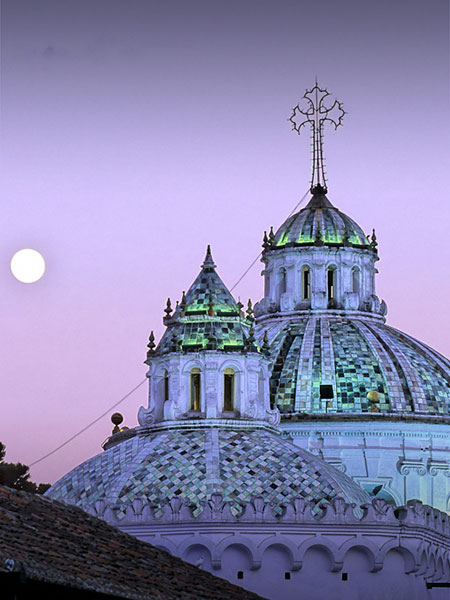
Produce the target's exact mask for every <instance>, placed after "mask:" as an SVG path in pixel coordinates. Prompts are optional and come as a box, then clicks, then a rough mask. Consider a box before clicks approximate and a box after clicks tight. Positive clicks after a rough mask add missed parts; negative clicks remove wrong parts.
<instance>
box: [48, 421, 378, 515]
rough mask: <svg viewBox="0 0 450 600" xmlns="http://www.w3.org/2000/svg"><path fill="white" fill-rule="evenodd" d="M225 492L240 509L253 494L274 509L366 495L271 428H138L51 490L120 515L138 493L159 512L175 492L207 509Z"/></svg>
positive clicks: (196, 511)
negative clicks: (214, 497)
mask: <svg viewBox="0 0 450 600" xmlns="http://www.w3.org/2000/svg"><path fill="white" fill-rule="evenodd" d="M212 493H220V494H222V495H223V498H224V500H225V501H228V502H230V503H231V504H232V511H234V513H235V514H238V513H240V512H241V507H242V505H243V504H244V503H246V502H248V501H249V500H250V499H251V498H252V497H253V496H255V497H259V496H261V497H263V498H264V500H265V501H266V502H270V503H271V504H272V506H273V507H274V508H275V511H277V509H278V511H280V512H281V510H282V506H283V505H284V504H286V503H287V502H289V501H290V500H292V499H293V498H296V497H302V498H304V499H305V500H307V501H310V502H313V503H315V504H318V503H319V502H321V501H330V500H331V499H332V498H334V497H337V496H340V497H343V498H345V499H346V500H347V501H349V502H354V503H356V505H357V506H359V505H361V504H363V503H365V502H367V501H369V497H368V495H367V494H366V492H364V491H363V490H362V489H361V488H360V487H359V486H358V485H357V484H356V483H354V482H353V481H352V480H351V479H350V478H349V477H348V476H347V475H345V474H344V473H341V472H339V471H337V470H336V469H334V468H333V467H332V466H330V465H328V464H326V463H325V462H324V461H322V460H321V459H320V458H317V457H316V456H313V455H312V454H310V453H308V452H306V451H304V450H302V449H300V448H298V447H296V446H294V445H293V444H292V443H291V442H289V441H287V440H284V439H282V438H281V437H279V436H278V435H277V434H276V433H272V432H270V431H266V430H258V431H256V430H248V429H241V430H239V429H237V428H236V429H219V428H213V427H211V428H206V429H205V428H203V429H200V428H197V429H195V428H193V429H176V428H175V429H168V430H162V431H159V432H154V433H151V432H150V433H149V432H139V433H138V434H137V435H136V436H135V437H133V438H130V439H127V440H124V441H123V442H120V443H118V444H116V445H115V446H113V447H111V448H109V449H108V450H106V451H105V452H104V453H102V454H99V455H97V456H95V457H93V458H91V459H90V460H88V461H86V462H85V463H83V464H81V465H79V466H78V467H76V468H75V469H74V470H73V471H71V472H70V473H68V474H67V475H65V476H64V477H63V478H62V479H60V480H59V481H58V482H57V483H55V484H54V485H53V486H52V487H51V488H50V490H49V491H48V492H47V495H48V496H50V497H51V498H54V499H56V500H62V501H64V502H67V503H69V504H74V505H76V506H79V507H80V508H83V509H85V510H86V509H88V508H89V507H92V506H94V505H95V503H96V502H97V501H98V500H105V501H106V502H108V503H111V504H112V505H114V506H115V507H117V509H118V511H119V514H120V513H121V512H124V511H125V508H126V506H127V505H129V504H130V503H132V502H133V501H134V500H135V499H137V498H140V499H143V500H145V501H147V502H151V503H152V504H154V505H155V507H156V511H157V512H158V511H160V512H162V509H163V507H164V505H165V504H167V503H168V502H169V500H170V499H171V498H173V497H175V496H178V497H180V498H182V499H183V500H185V501H186V502H188V503H189V504H191V505H193V507H194V514H199V513H200V512H201V511H202V502H204V501H205V500H206V499H207V498H209V496H210V495H211V494H212Z"/></svg>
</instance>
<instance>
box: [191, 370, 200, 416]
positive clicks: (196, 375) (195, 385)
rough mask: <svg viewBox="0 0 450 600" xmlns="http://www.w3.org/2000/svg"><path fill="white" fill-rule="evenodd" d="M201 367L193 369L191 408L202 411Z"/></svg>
mask: <svg viewBox="0 0 450 600" xmlns="http://www.w3.org/2000/svg"><path fill="white" fill-rule="evenodd" d="M200 384H201V382H200V369H197V368H196V369H192V371H191V410H195V411H200V407H201V387H200Z"/></svg>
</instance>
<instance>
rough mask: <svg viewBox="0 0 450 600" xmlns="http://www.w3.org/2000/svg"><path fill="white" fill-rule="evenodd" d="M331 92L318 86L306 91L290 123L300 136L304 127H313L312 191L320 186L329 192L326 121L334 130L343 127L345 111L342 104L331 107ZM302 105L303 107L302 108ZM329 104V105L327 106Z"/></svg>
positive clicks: (295, 108)
mask: <svg viewBox="0 0 450 600" xmlns="http://www.w3.org/2000/svg"><path fill="white" fill-rule="evenodd" d="M328 96H330V92H329V91H328V90H327V89H326V88H325V89H322V88H320V87H319V85H318V84H317V80H316V84H315V86H314V87H313V88H312V89H310V90H306V92H305V94H304V95H303V97H302V99H301V100H300V102H299V103H298V104H297V106H295V107H294V108H293V111H292V114H291V116H290V117H289V121H290V122H291V123H292V129H294V130H295V131H296V132H297V133H298V134H300V130H301V128H302V127H303V125H306V124H309V125H311V134H312V176H311V191H313V189H314V188H316V187H317V186H320V188H322V189H323V190H324V192H325V193H326V192H327V185H326V179H325V169H324V160H323V126H324V123H325V122H326V121H329V122H330V123H331V124H332V125H334V128H335V129H337V128H338V127H339V125H342V119H343V117H344V115H345V111H344V109H343V108H342V103H341V102H339V101H338V100H335V101H334V102H333V104H331V105H330V102H331V98H328ZM300 103H302V106H300ZM327 104H328V105H327Z"/></svg>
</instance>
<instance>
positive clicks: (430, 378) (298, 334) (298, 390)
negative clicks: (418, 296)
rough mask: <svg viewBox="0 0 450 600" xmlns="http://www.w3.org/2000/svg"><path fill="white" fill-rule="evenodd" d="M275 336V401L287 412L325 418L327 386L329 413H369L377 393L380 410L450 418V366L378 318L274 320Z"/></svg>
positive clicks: (270, 328) (271, 333)
mask: <svg viewBox="0 0 450 600" xmlns="http://www.w3.org/2000/svg"><path fill="white" fill-rule="evenodd" d="M265 326H266V325H265ZM268 334H269V338H270V341H271V347H272V361H273V367H272V375H271V380H270V386H271V401H272V403H273V404H275V405H276V406H278V408H279V409H280V411H281V412H284V413H295V412H297V413H323V412H325V403H324V397H323V396H324V395H323V394H322V397H321V386H323V385H327V386H332V399H331V401H330V400H328V406H327V408H326V410H327V412H328V413H364V412H368V411H369V410H370V407H371V403H370V402H369V400H368V399H367V394H368V393H369V392H371V391H376V392H378V393H379V394H380V396H379V401H378V408H379V409H380V411H381V412H391V413H409V414H413V413H418V414H428V415H442V416H448V415H449V413H450V362H449V361H448V360H447V359H446V358H445V357H443V356H442V355H440V354H439V353H438V352H436V351H435V350H433V349H431V348H429V347H428V346H426V345H425V344H423V343H421V342H419V341H418V340H416V339H414V338H412V337H410V336H409V335H407V334H405V333H402V332H401V331H399V330H397V329H394V328H393V327H389V326H387V325H385V324H383V323H382V322H380V321H379V320H375V319H369V318H346V317H339V316H333V315H332V314H329V315H317V316H316V315H310V316H305V317H304V318H299V317H297V318H296V319H294V320H292V321H290V322H289V321H288V322H286V321H283V323H280V322H274V323H272V325H271V326H268ZM322 389H323V388H322ZM329 391H331V390H329ZM326 398H330V395H329V394H325V399H326Z"/></svg>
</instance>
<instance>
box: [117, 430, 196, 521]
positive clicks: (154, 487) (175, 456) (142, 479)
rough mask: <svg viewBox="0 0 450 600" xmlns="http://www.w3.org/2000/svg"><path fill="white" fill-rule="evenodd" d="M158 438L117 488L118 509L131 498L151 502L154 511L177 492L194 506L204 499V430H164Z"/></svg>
mask: <svg viewBox="0 0 450 600" xmlns="http://www.w3.org/2000/svg"><path fill="white" fill-rule="evenodd" d="M158 442H159V443H158V445H156V446H153V447H152V450H151V452H150V453H149V454H148V455H147V456H146V457H143V458H142V460H141V461H140V464H139V466H138V467H137V468H136V469H135V470H134V471H133V472H132V473H130V476H129V477H128V480H127V483H126V484H125V485H124V486H123V488H122V490H121V491H120V493H119V495H118V498H117V506H118V507H119V509H120V508H122V511H123V510H124V505H126V504H130V503H131V502H133V500H134V499H135V498H144V499H145V500H146V501H148V502H151V503H152V504H155V505H156V506H157V509H156V513H157V514H161V512H162V508H163V507H164V505H165V504H167V503H168V501H169V500H170V499H171V498H174V497H177V496H178V497H181V498H183V499H184V500H185V501H187V502H188V503H191V504H195V505H197V506H198V505H199V504H200V502H202V501H203V500H206V498H207V496H208V494H207V489H206V461H205V432H204V431H176V430H173V431H167V432H164V433H161V434H160V435H159V438H158ZM120 512H121V511H120V510H119V514H120ZM198 512H199V510H197V513H198Z"/></svg>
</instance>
